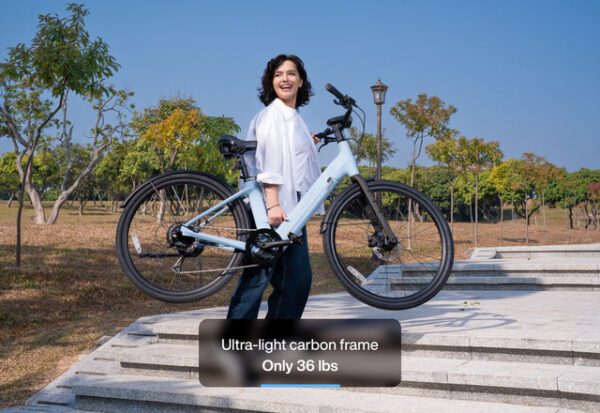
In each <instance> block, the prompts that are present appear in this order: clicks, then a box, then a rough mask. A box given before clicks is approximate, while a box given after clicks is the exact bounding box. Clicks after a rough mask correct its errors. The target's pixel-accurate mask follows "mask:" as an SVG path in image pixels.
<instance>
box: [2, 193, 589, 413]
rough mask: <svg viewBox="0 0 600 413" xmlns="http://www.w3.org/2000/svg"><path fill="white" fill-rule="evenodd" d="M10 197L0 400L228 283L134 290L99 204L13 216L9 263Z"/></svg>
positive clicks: (313, 237)
mask: <svg viewBox="0 0 600 413" xmlns="http://www.w3.org/2000/svg"><path fill="white" fill-rule="evenodd" d="M16 211H17V209H16V206H14V205H13V207H12V208H7V207H6V205H5V202H2V204H1V205H0V408H3V407H9V406H13V405H18V404H22V403H23V402H24V401H25V399H26V398H27V397H29V396H31V395H32V394H33V393H34V392H36V391H37V390H39V389H40V388H41V387H43V386H45V385H46V384H47V383H49V382H50V381H51V380H52V379H54V378H56V376H58V375H59V374H60V373H61V372H62V371H64V370H66V369H67V368H68V367H69V366H71V365H72V364H73V362H74V361H76V359H77V356H78V355H79V354H81V353H82V352H85V351H89V350H91V349H93V348H94V346H95V342H96V341H97V340H98V339H99V338H100V337H102V336H105V335H113V334H115V333H116V332H117V331H119V330H120V329H121V328H122V327H124V326H126V325H127V324H129V323H130V322H132V321H133V320H135V319H137V318H139V317H141V316H144V315H150V314H158V313H167V312H177V311H183V310H192V309H198V308H206V307H214V306H219V305H227V304H228V301H229V297H230V295H231V292H232V289H233V287H234V284H235V283H234V282H231V283H230V284H229V285H228V286H227V287H226V288H225V289H224V290H222V291H221V292H220V293H218V294H216V295H214V296H212V297H210V298H208V299H205V300H203V301H201V302H197V303H191V304H178V305H176V304H166V303H162V302H160V301H157V300H154V299H152V298H148V297H146V296H145V295H143V294H142V293H140V292H138V291H137V290H136V289H135V288H134V287H133V286H132V285H131V284H130V283H129V281H128V280H127V279H126V278H125V276H124V275H123V274H122V273H121V270H120V268H119V266H118V264H117V260H116V257H115V251H114V233H115V228H116V223H117V220H118V215H117V214H112V213H109V212H107V209H105V208H103V207H101V206H96V207H93V206H90V207H88V208H86V211H85V212H86V214H85V215H83V216H79V215H78V214H77V208H76V206H73V208H72V209H71V208H65V209H64V210H63V211H62V212H61V216H60V217H59V221H58V223H57V224H56V225H52V226H38V225H34V224H33V223H31V216H32V211H31V209H26V210H25V215H24V219H23V224H24V228H23V241H24V248H23V258H22V261H23V263H22V267H21V268H20V269H18V270H15V269H14V268H13V264H14V254H15V252H14V242H15V241H14V240H15V219H16ZM538 221H539V222H540V225H532V226H531V227H530V231H529V237H530V244H533V245H542V244H567V243H592V242H600V231H585V230H581V229H575V230H568V229H566V226H565V220H564V215H563V212H562V211H561V210H556V209H553V210H547V225H546V226H542V225H541V219H538ZM502 227H503V239H502V240H500V239H499V230H500V228H499V225H498V224H480V246H494V245H501V244H502V245H521V244H524V242H525V239H524V223H523V221H522V220H519V221H516V222H510V221H506V222H504V223H503V226H502ZM318 232H319V220H314V221H312V222H311V223H310V224H309V240H310V241H309V245H310V250H311V261H312V266H313V273H314V276H315V277H314V281H313V289H312V293H313V294H322V293H328V292H334V291H339V290H341V286H340V284H339V282H338V281H337V279H336V278H335V277H334V276H333V274H332V273H331V272H330V270H329V268H328V265H327V263H326V260H325V257H324V255H323V250H322V245H321V239H320V235H319V233H318ZM454 237H455V244H456V258H458V259H460V258H466V257H468V255H469V253H470V251H471V250H472V249H473V247H474V245H473V227H472V226H471V225H470V224H465V223H460V224H455V227H454Z"/></svg>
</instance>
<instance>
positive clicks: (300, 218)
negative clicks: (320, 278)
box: [181, 141, 359, 251]
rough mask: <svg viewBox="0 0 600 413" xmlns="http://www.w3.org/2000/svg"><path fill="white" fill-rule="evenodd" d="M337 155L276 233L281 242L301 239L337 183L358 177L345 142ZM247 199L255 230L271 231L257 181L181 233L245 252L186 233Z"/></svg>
mask: <svg viewBox="0 0 600 413" xmlns="http://www.w3.org/2000/svg"><path fill="white" fill-rule="evenodd" d="M338 150H339V152H338V155H337V156H336V157H335V159H334V160H333V161H332V162H331V163H330V164H329V165H328V166H327V168H326V169H325V170H324V171H323V173H322V174H321V176H320V177H319V179H317V181H316V182H315V183H314V184H313V185H312V186H311V187H310V189H309V190H308V192H307V193H306V194H305V195H304V196H303V197H302V199H301V200H300V202H299V203H298V205H296V207H295V208H294V209H293V210H292V212H290V213H289V214H288V219H287V220H286V221H284V222H283V223H282V224H281V225H280V226H279V227H278V228H277V229H276V230H275V231H276V232H277V233H278V234H279V236H280V237H281V239H282V240H287V239H289V238H290V237H289V235H290V234H294V235H297V236H298V235H300V233H301V232H302V228H303V227H304V226H305V225H306V223H307V222H308V221H309V220H310V217H311V216H312V215H313V214H314V213H315V211H316V210H317V209H318V208H319V206H320V205H321V204H322V203H323V202H324V201H325V199H327V197H328V196H329V195H330V194H331V193H332V192H333V190H334V189H335V187H336V186H337V185H338V183H339V182H340V181H341V180H342V179H343V178H344V177H346V176H353V175H358V173H359V172H358V167H357V166H356V161H355V160H354V156H353V155H352V150H351V149H350V145H349V144H348V142H347V141H342V142H338ZM244 196H247V197H248V198H249V200H250V206H251V209H252V215H253V216H254V220H255V223H256V228H257V229H260V228H270V226H269V224H268V221H267V213H266V209H265V204H264V201H263V197H262V190H261V189H260V185H259V184H258V182H256V180H249V181H246V182H245V184H244V188H243V189H242V190H241V191H239V192H237V193H235V194H234V195H232V196H230V197H229V198H227V199H225V200H223V201H221V202H220V203H218V204H217V205H214V206H213V207H211V208H209V209H208V210H206V211H205V212H204V213H202V214H200V215H198V216H197V217H195V218H194V219H192V220H190V221H188V222H186V223H185V224H184V225H183V226H182V228H181V233H182V235H184V236H186V237H193V238H196V239H198V240H200V241H201V242H203V243H206V244H208V245H213V246H216V247H218V248H223V249H229V248H234V249H236V250H239V251H244V250H245V248H246V243H245V242H242V241H238V240H234V239H231V238H225V237H219V236H216V235H211V234H207V233H204V232H195V231H192V230H191V229H189V228H188V227H189V226H192V225H193V224H195V223H196V222H198V221H200V220H202V219H203V218H205V217H208V216H210V215H211V214H213V213H214V212H216V211H219V209H222V208H225V207H226V205H227V204H229V203H230V202H233V201H235V200H236V199H239V198H242V197H244Z"/></svg>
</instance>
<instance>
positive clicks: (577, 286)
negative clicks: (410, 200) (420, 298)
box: [365, 258, 600, 293]
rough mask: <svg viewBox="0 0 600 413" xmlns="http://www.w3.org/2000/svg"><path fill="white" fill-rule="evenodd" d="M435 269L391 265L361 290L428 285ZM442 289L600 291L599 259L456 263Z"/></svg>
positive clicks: (489, 260) (502, 260)
mask: <svg viewBox="0 0 600 413" xmlns="http://www.w3.org/2000/svg"><path fill="white" fill-rule="evenodd" d="M436 271H437V266H435V265H428V264H427V263H425V264H413V263H408V264H402V267H400V265H398V264H392V265H388V266H381V267H379V268H378V270H377V271H375V272H373V273H372V274H371V275H368V276H366V278H367V282H366V283H365V288H367V289H371V290H374V291H379V290H382V289H383V290H385V291H386V292H388V293H389V291H390V290H391V291H395V290H398V291H402V290H404V289H407V288H414V287H418V288H421V286H422V285H423V284H426V283H429V282H430V281H431V277H432V276H433V275H434V274H435V273H436ZM444 288H445V289H448V290H451V289H462V290H489V289H498V290H530V291H542V290H566V291H580V290H581V291H594V290H600V259H598V260H596V259H590V258H585V259H578V260H574V259H535V260H526V259H488V260H479V261H476V260H464V261H456V262H455V263H454V265H453V267H452V273H451V275H450V277H449V279H448V282H447V283H446V286H445V287H444Z"/></svg>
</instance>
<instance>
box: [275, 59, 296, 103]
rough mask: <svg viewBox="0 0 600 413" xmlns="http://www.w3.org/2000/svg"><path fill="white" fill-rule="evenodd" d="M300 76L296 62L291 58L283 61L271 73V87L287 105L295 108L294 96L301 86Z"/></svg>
mask: <svg viewBox="0 0 600 413" xmlns="http://www.w3.org/2000/svg"><path fill="white" fill-rule="evenodd" d="M302 84H303V82H302V78H301V77H300V73H299V72H298V68H297V67H296V63H294V62H292V61H291V60H286V61H284V62H283V63H282V64H281V65H280V66H279V67H278V68H277V69H275V74H274V75H273V89H274V90H275V94H277V97H278V98H279V99H281V100H282V101H283V103H285V104H286V105H287V106H289V107H291V108H294V109H295V108H296V97H297V96H298V89H300V88H301V87H302Z"/></svg>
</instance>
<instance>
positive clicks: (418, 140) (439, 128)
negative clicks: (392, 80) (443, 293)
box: [390, 93, 456, 248]
mask: <svg viewBox="0 0 600 413" xmlns="http://www.w3.org/2000/svg"><path fill="white" fill-rule="evenodd" d="M390 113H391V114H392V116H393V117H394V118H396V120H397V121H398V122H400V123H401V124H402V125H403V126H404V128H405V129H406V137H407V138H408V139H412V141H413V150H412V157H411V174H410V186H414V184H415V171H416V168H417V159H418V158H419V156H420V155H421V149H422V148H423V140H424V139H425V138H426V137H428V136H429V137H432V138H434V139H444V138H449V137H450V136H452V135H453V134H455V133H456V131H453V130H452V129H450V128H449V126H448V124H449V123H450V117H451V116H452V115H453V114H454V113H456V108H455V107H454V106H452V105H448V106H446V104H445V103H444V101H443V100H442V99H440V98H439V97H437V96H431V97H429V96H427V94H425V93H422V94H420V95H419V96H417V99H416V101H415V102H414V103H413V102H412V99H410V98H409V99H405V100H401V101H400V102H398V103H396V105H394V106H393V107H392V108H391V109H390ZM408 217H409V225H408V226H407V231H408V234H407V235H408V247H409V248H410V243H411V231H412V223H413V222H414V219H413V218H414V217H413V210H412V202H409V203H408Z"/></svg>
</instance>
